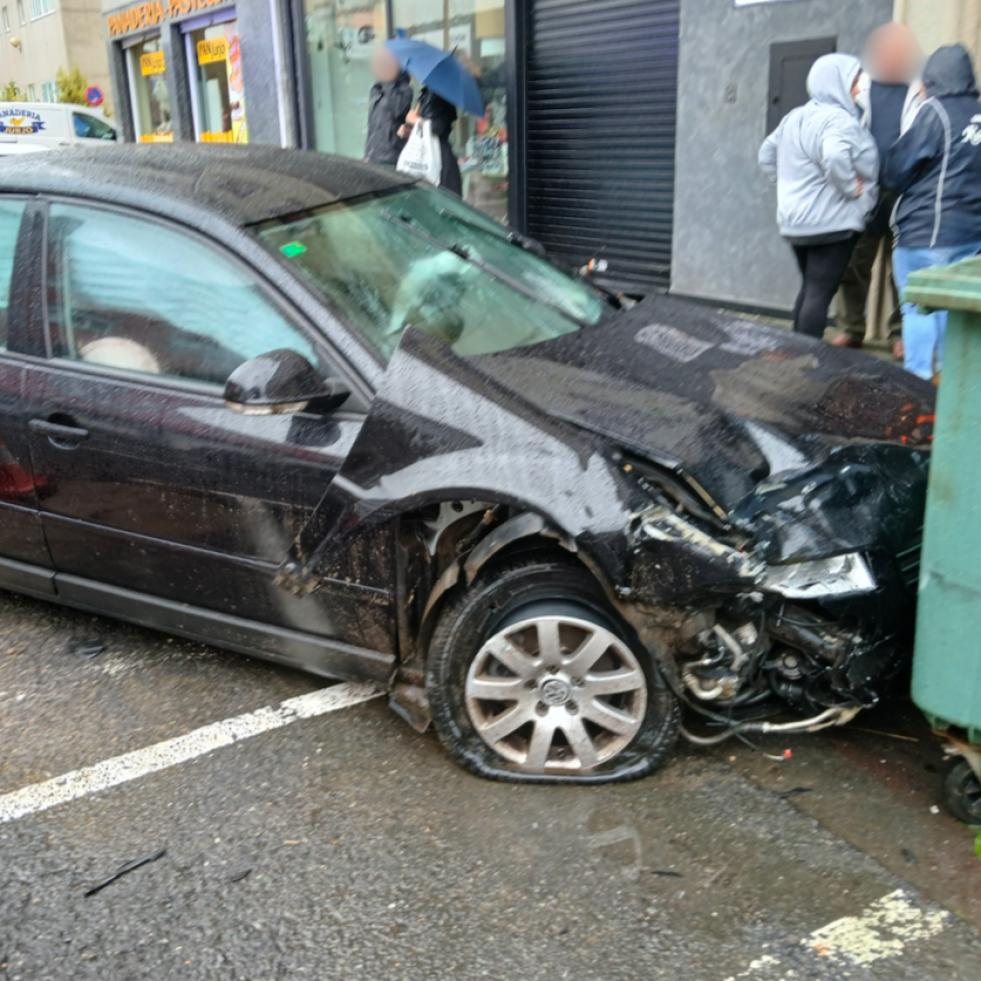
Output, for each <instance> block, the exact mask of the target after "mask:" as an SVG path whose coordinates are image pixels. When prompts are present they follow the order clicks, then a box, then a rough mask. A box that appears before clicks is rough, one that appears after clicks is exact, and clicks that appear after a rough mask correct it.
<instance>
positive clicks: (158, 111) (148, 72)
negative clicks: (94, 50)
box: [126, 37, 174, 143]
mask: <svg viewBox="0 0 981 981" xmlns="http://www.w3.org/2000/svg"><path fill="white" fill-rule="evenodd" d="M126 57H127V63H128V64H127V69H128V71H129V85H130V92H131V98H132V102H133V130H134V132H135V133H136V139H137V140H138V141H140V142H141V143H171V142H173V139H174V128H173V123H172V122H171V115H170V91H169V89H168V87H167V65H166V61H165V56H164V51H163V45H162V44H161V41H160V38H159V37H154V38H147V39H146V40H145V41H141V42H139V43H138V44H134V45H133V46H132V47H131V48H129V50H128V51H127V53H126Z"/></svg>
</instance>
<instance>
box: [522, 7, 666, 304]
mask: <svg viewBox="0 0 981 981" xmlns="http://www.w3.org/2000/svg"><path fill="white" fill-rule="evenodd" d="M528 29H529V45H528V62H527V93H528V101H527V116H526V119H527V124H526V125H527V130H526V147H527V175H528V176H527V215H528V232H529V234H531V235H532V236H534V237H535V238H537V239H539V240H540V241H541V242H542V243H543V244H544V245H545V246H546V247H547V248H548V249H549V250H550V251H551V252H552V253H554V254H555V255H556V256H557V257H558V258H560V259H563V260H566V261H568V262H570V263H573V264H575V265H581V264H582V263H584V262H586V261H587V260H588V259H590V258H593V257H596V258H603V259H606V260H607V262H608V263H609V271H608V272H607V273H606V278H607V279H609V281H610V282H612V283H615V284H617V285H618V286H620V287H633V288H642V289H650V288H651V287H658V286H662V287H663V286H667V285H668V283H669V280H670V273H671V228H672V212H673V207H674V150H675V117H676V109H677V88H678V30H679V0H531V8H530V19H529V23H528Z"/></svg>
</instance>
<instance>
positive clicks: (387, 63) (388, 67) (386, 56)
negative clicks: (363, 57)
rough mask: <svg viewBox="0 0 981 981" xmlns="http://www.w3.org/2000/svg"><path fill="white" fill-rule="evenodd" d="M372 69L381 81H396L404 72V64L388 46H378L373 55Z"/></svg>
mask: <svg viewBox="0 0 981 981" xmlns="http://www.w3.org/2000/svg"><path fill="white" fill-rule="evenodd" d="M371 71H372V74H373V75H374V76H375V78H377V79H378V81H379V82H394V81H395V79H397V78H398V77H399V75H401V74H402V66H401V65H400V64H399V60H398V58H396V57H395V55H393V54H392V52H391V51H389V50H388V48H378V50H377V51H375V53H374V54H373V55H372V56H371Z"/></svg>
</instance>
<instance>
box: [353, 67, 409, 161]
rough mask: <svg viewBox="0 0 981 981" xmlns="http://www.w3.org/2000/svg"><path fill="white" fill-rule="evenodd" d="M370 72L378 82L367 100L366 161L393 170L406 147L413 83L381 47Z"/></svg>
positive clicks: (373, 86) (372, 87)
mask: <svg viewBox="0 0 981 981" xmlns="http://www.w3.org/2000/svg"><path fill="white" fill-rule="evenodd" d="M371 70H372V72H374V75H375V78H376V79H377V80H378V81H376V82H375V84H374V85H372V86H371V95H370V97H369V100H368V138H367V140H366V141H365V147H364V158H365V160H367V161H369V162H371V163H377V164H386V165H388V166H392V167H394V166H395V165H396V164H397V163H398V162H399V154H400V153H401V152H402V150H403V149H404V148H405V142H406V141H405V137H404V136H403V135H402V127H403V126H404V125H405V117H406V116H407V115H408V112H409V110H410V109H411V108H412V82H411V81H410V80H409V76H408V74H407V73H406V72H404V71H402V66H401V65H400V64H399V61H398V58H396V57H395V55H393V54H392V52H391V51H389V50H388V49H387V48H378V50H377V51H375V53H374V54H373V55H372V56H371Z"/></svg>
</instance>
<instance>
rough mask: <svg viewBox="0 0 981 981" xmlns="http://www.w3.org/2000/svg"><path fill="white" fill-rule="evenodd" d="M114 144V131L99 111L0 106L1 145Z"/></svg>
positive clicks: (43, 105) (42, 104) (59, 104)
mask: <svg viewBox="0 0 981 981" xmlns="http://www.w3.org/2000/svg"><path fill="white" fill-rule="evenodd" d="M115 142H116V127H115V126H113V125H112V123H110V122H109V120H108V119H106V117H105V115H104V113H103V112H102V110H101V109H92V108H90V107H89V106H78V105H73V104H71V103H68V102H0V144H3V143H31V144H35V145H38V146H44V147H47V148H49V149H54V148H55V147H59V146H69V145H71V144H73V143H80V144H84V145H87V146H91V145H97V144H102V145H103V146H111V145H112V144H113V143H115ZM0 152H2V151H0Z"/></svg>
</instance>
